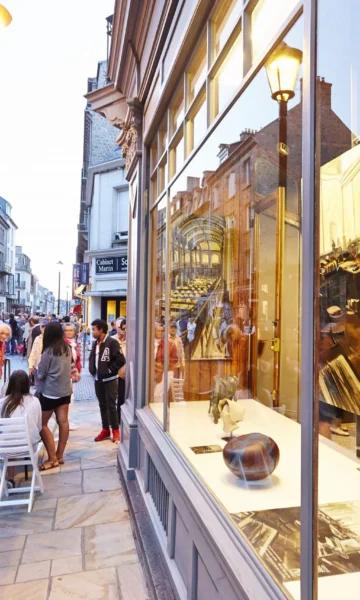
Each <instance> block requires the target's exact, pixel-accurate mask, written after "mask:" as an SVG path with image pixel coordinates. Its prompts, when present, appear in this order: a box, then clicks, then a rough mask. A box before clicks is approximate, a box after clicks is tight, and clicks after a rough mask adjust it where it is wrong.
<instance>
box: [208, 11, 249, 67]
mask: <svg viewBox="0 0 360 600" xmlns="http://www.w3.org/2000/svg"><path fill="white" fill-rule="evenodd" d="M241 10H242V7H241V2H239V0H228V1H224V0H220V1H218V2H217V7H216V9H215V11H214V14H213V16H212V18H211V34H212V35H211V41H212V47H211V57H212V62H213V61H214V60H215V59H216V58H217V56H218V55H219V54H220V52H221V50H222V49H223V47H224V46H225V44H226V42H227V40H228V39H229V37H230V34H231V33H232V31H233V29H234V27H235V26H236V24H237V23H238V21H239V18H240V14H241Z"/></svg>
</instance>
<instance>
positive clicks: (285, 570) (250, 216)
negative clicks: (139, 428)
mask: <svg viewBox="0 0 360 600" xmlns="http://www.w3.org/2000/svg"><path fill="white" fill-rule="evenodd" d="M227 6H228V5H227ZM237 27H238V29H235V30H233V31H232V33H231V34H230V37H229V38H228V42H227V43H226V44H225V46H224V49H223V54H224V56H222V53H220V55H219V57H218V59H217V61H218V62H217V63H216V62H215V66H214V67H213V70H212V71H210V79H211V82H210V83H211V86H210V88H211V89H210V97H209V96H207V97H206V95H205V93H204V94H203V93H202V92H199V95H198V97H197V98H196V100H194V102H193V104H192V106H191V109H190V110H189V111H188V113H187V114H186V117H185V128H181V127H180V125H179V123H178V122H177V120H176V114H178V112H177V107H178V108H180V109H181V110H182V102H183V95H182V92H181V89H182V88H179V89H180V92H179V91H177V92H176V94H175V96H174V99H173V101H172V102H171V103H170V112H171V116H170V123H172V125H171V127H172V134H171V135H172V139H171V141H170V145H169V151H170V152H169V169H170V173H169V175H170V177H171V182H170V184H169V186H168V187H167V194H168V206H167V212H168V221H167V223H166V227H164V229H166V234H165V232H164V230H161V231H162V233H161V235H162V236H164V237H162V238H161V239H162V240H163V241H162V244H164V245H161V250H159V246H155V247H154V248H153V253H155V254H154V258H153V264H158V265H160V264H161V262H162V261H163V264H165V263H166V272H167V277H166V281H164V280H163V279H161V281H162V287H161V290H160V289H159V283H158V281H157V280H156V278H155V280H154V279H153V286H154V285H157V292H156V294H155V297H154V299H153V304H154V307H155V308H154V310H155V312H156V311H157V316H156V317H155V316H154V319H153V323H152V326H153V331H154V332H153V341H154V340H155V341H154V345H155V350H154V358H153V360H154V365H155V366H154V369H153V386H154V393H153V395H152V398H153V399H157V398H159V397H161V398H162V400H163V401H165V402H166V403H167V405H168V406H167V407H166V406H165V407H164V406H162V403H161V402H159V401H155V402H152V404H151V408H152V410H153V411H154V412H155V414H156V415H157V416H158V417H159V419H160V420H162V416H163V408H167V409H168V414H169V419H167V420H166V423H164V425H165V427H166V429H167V430H168V432H169V434H170V436H171V437H172V438H173V440H174V441H175V443H176V444H177V445H178V446H179V447H180V449H181V450H182V452H183V453H184V455H185V456H186V457H187V459H188V460H189V461H190V463H191V465H192V466H193V467H194V468H195V469H196V471H197V473H198V474H199V476H200V477H201V478H202V479H203V481H204V482H205V484H206V485H207V486H208V487H209V488H210V489H211V491H212V492H213V494H214V495H215V496H216V497H217V498H218V500H219V502H220V504H221V506H222V507H224V508H225V510H226V511H227V513H228V517H229V518H230V519H231V520H232V523H233V525H234V527H235V528H236V530H237V531H238V532H239V534H241V535H243V536H245V538H246V539H247V541H248V542H250V544H251V545H252V547H253V549H254V551H255V552H256V553H257V554H258V556H259V557H260V558H261V560H262V561H263V562H264V564H265V565H266V568H267V569H268V570H269V571H270V574H271V576H272V577H274V578H275V579H276V580H277V582H278V584H279V586H280V587H282V589H283V590H286V591H287V592H288V591H289V590H290V588H291V585H294V586H295V587H294V589H295V592H294V595H295V596H296V594H297V595H299V589H300V582H299V578H300V472H301V464H300V444H301V428H300V424H299V387H300V377H299V353H300V319H301V302H300V290H301V281H300V268H301V254H300V236H301V220H300V219H301V191H302V164H301V158H302V155H301V147H302V140H301V131H302V101H301V86H300V84H298V85H297V86H296V89H295V90H294V97H293V98H292V97H291V98H289V101H288V103H287V105H286V111H284V110H282V111H281V110H280V112H279V104H278V102H276V101H274V100H273V99H272V92H271V90H270V87H269V84H268V79H267V76H266V72H265V68H262V69H260V71H259V72H258V74H257V76H256V77H255V78H254V79H253V80H252V81H251V83H250V85H249V86H248V87H247V88H246V90H245V91H244V92H243V93H242V95H241V96H240V98H239V99H238V100H237V101H236V102H235V103H234V105H233V106H232V108H231V109H230V110H228V112H227V113H226V114H225V115H224V109H225V107H227V106H228V102H229V100H230V99H232V98H233V95H234V93H236V90H237V89H238V86H239V80H241V76H242V71H241V69H242V33H241V32H240V26H239V25H238V26H237ZM302 31H303V23H302V20H300V21H299V22H298V23H297V25H296V26H295V27H294V29H293V30H292V31H291V32H290V33H289V34H288V35H287V36H286V37H285V42H286V43H288V44H289V45H290V46H293V47H297V48H299V49H301V40H302ZM299 40H300V44H299ZM234 73H236V77H235V76H234ZM238 75H239V76H238ZM208 88H209V86H207V88H206V90H207V91H208ZM207 105H209V106H210V107H211V114H212V116H213V117H215V116H217V115H219V122H218V123H217V126H216V127H215V128H214V130H213V131H212V133H211V135H210V136H209V137H208V139H207V140H206V141H205V142H204V143H203V145H202V146H201V147H200V148H196V146H197V144H198V143H199V142H201V139H202V137H203V135H204V132H205V131H206V122H207V114H206V107H207ZM280 108H282V109H283V108H284V107H281V106H280ZM179 114H180V113H179ZM174 119H175V121H174ZM284 119H285V120H286V125H287V127H286V136H285V138H284V137H283V134H284V128H282V127H281V123H282V125H284V122H283V120H284ZM281 120H282V121H281ZM175 129H176V132H174V131H175ZM183 135H185V143H186V148H185V150H186V155H189V154H190V152H191V151H192V150H194V149H195V148H196V151H195V152H194V153H193V156H192V158H191V161H190V162H189V164H188V165H187V166H186V168H185V169H184V170H183V171H179V168H180V164H181V157H182V156H183V141H184V140H183V137H182V136H183ZM178 147H179V159H178V158H177V152H178ZM281 153H283V154H281ZM284 154H286V161H284V159H283V156H284ZM284 165H285V166H286V168H284ZM159 177H160V174H159ZM160 207H161V210H163V211H165V208H166V205H165V200H164V204H161V205H159V208H158V209H157V218H155V217H154V220H153V239H154V240H158V239H159V229H161V227H160V228H159V210H160ZM279 207H280V208H279ZM280 209H281V210H280ZM160 212H161V211H160ZM163 214H165V212H164V213H163ZM280 236H281V242H282V243H281V244H279V237H280ZM165 240H167V249H166V251H165V249H164V247H165ZM279 247H281V250H280V251H279ZM160 255H161V258H160ZM154 281H155V283H154ZM159 322H160V326H159ZM280 324H281V327H280ZM154 328H155V329H156V331H155V330H154ZM156 340H158V341H156ZM159 349H160V350H159ZM156 365H157V366H156ZM160 375H161V377H160ZM157 386H160V387H157ZM165 412H166V411H165ZM253 435H255V438H256V443H259V444H260V446H261V444H262V443H263V440H264V439H266V443H267V444H268V448H271V452H270V451H269V450H267V453H266V452H265V458H264V456H263V455H261V458H260V459H259V462H256V463H255V468H254V472H252V473H249V471H246V470H245V471H243V472H240V469H238V471H237V473H236V475H234V472H233V471H232V470H231V468H230V471H229V470H228V468H227V466H226V465H227V464H229V463H226V461H225V462H224V459H223V454H222V451H223V449H224V448H225V446H226V447H228V446H227V444H228V443H230V445H231V443H232V442H233V441H234V440H235V443H239V442H237V440H238V436H245V440H246V443H248V440H249V439H253V438H252V437H251V436H253ZM249 436H250V438H249ZM258 447H259V446H257V448H258ZM203 455H208V456H205V457H204V456H203ZM279 456H280V460H279ZM278 460H279V463H278ZM260 463H261V464H260ZM254 481H256V483H254ZM259 491H261V493H257V492H259ZM285 593H286V592H285Z"/></svg>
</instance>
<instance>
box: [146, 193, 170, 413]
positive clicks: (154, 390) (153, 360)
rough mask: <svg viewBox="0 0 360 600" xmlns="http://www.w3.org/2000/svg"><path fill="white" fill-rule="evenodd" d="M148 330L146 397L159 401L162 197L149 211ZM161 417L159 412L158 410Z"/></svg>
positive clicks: (163, 381) (163, 380) (163, 377)
mask: <svg viewBox="0 0 360 600" xmlns="http://www.w3.org/2000/svg"><path fill="white" fill-rule="evenodd" d="M152 232H153V240H152V285H151V293H152V296H151V306H150V308H151V312H152V320H151V322H152V332H151V341H150V352H149V357H150V372H151V373H152V376H151V378H150V399H151V401H152V402H156V403H161V404H162V403H163V397H164V389H165V387H164V386H165V385H167V373H166V369H165V367H166V362H167V361H166V359H165V286H166V198H163V199H162V200H161V201H160V202H159V203H158V205H157V206H156V208H155V209H154V210H153V212H152ZM159 418H162V412H160V413H159Z"/></svg>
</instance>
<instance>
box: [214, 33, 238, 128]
mask: <svg viewBox="0 0 360 600" xmlns="http://www.w3.org/2000/svg"><path fill="white" fill-rule="evenodd" d="M242 62H243V41H242V33H241V32H240V33H239V34H238V35H237V37H236V39H235V40H234V43H233V44H232V45H231V47H230V49H229V51H228V53H227V54H226V55H225V56H224V58H223V60H222V62H221V63H220V64H219V65H217V67H216V69H215V72H213V73H212V77H211V87H210V106H211V109H210V113H211V119H212V120H213V119H215V117H217V115H218V114H220V113H221V112H222V111H223V110H224V109H225V108H226V106H227V105H228V103H229V101H230V100H231V99H232V97H233V96H234V94H235V92H236V91H237V89H238V88H239V81H241V79H242V75H243V71H242V68H243V66H242ZM235 73H236V76H234V74H235Z"/></svg>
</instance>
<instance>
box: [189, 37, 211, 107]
mask: <svg viewBox="0 0 360 600" xmlns="http://www.w3.org/2000/svg"><path fill="white" fill-rule="evenodd" d="M206 50H207V45H206V34H204V35H203V36H202V39H201V40H200V44H199V46H198V47H197V49H196V50H195V54H194V56H193V58H192V59H191V61H190V64H189V68H188V71H187V90H188V92H187V94H188V97H187V107H189V106H190V104H191V103H192V101H193V100H194V98H195V97H196V96H197V94H198V93H199V91H200V89H201V87H202V85H203V84H204V83H205V77H206V72H207V56H206Z"/></svg>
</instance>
